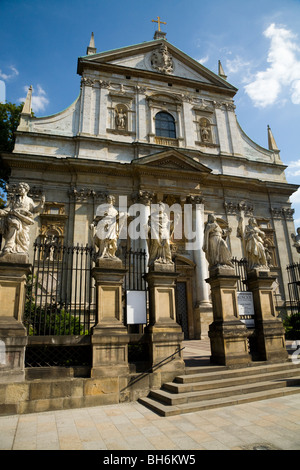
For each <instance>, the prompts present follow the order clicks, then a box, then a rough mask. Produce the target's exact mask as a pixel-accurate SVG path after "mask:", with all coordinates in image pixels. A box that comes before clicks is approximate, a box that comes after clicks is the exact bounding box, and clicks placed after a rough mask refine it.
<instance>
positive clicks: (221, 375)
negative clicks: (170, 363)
mask: <svg viewBox="0 0 300 470" xmlns="http://www.w3.org/2000/svg"><path fill="white" fill-rule="evenodd" d="M297 368H299V365H297V364H294V363H293V362H284V363H274V364H266V363H263V364H261V365H260V364H259V365H255V366H250V367H242V368H234V369H232V368H223V369H218V370H214V369H211V368H210V370H207V368H206V367H203V370H202V371H201V372H200V371H198V372H197V373H193V374H190V373H186V374H185V375H179V376H177V377H176V378H175V382H176V383H192V382H199V378H201V381H205V380H209V381H211V380H220V379H226V378H229V377H240V376H242V375H245V374H246V375H249V376H250V375H256V374H265V373H268V372H271V371H285V370H288V369H294V370H295V369H297Z"/></svg>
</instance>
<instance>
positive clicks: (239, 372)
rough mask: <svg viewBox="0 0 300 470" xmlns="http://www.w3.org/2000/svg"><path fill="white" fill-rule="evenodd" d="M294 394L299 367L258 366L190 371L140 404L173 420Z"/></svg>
mask: <svg viewBox="0 0 300 470" xmlns="http://www.w3.org/2000/svg"><path fill="white" fill-rule="evenodd" d="M294 393H300V365H297V364H294V363H293V362H291V361H289V362H284V363H275V364H269V363H265V362H264V363H261V362H259V363H252V364H251V366H249V367H244V368H234V369H232V368H228V367H226V366H206V367H189V368H186V373H185V375H180V376H178V377H176V378H175V379H174V381H173V382H170V383H165V384H164V385H163V387H162V388H161V389H160V390H152V391H151V392H150V394H149V395H148V397H145V398H140V399H139V402H140V403H142V404H143V405H145V406H146V407H148V408H150V409H151V410H152V411H154V412H156V413H158V414H159V415H161V416H172V415H178V414H182V413H191V412H194V411H201V410H207V409H212V408H217V407H223V406H230V405H237V404H242V403H248V402H251V401H257V400H264V399H269V398H275V397H280V396H284V395H289V394H294Z"/></svg>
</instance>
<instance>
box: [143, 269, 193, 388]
mask: <svg viewBox="0 0 300 470" xmlns="http://www.w3.org/2000/svg"><path fill="white" fill-rule="evenodd" d="M177 277H178V274H176V273H175V268H174V264H171V263H167V264H164V263H158V262H155V263H154V264H153V265H152V266H151V267H149V272H148V273H147V274H146V276H145V278H146V281H147V282H148V289H149V325H148V326H147V327H146V328H145V334H146V336H147V339H148V344H149V352H150V363H151V367H152V371H158V370H159V371H160V372H163V373H165V376H166V377H167V375H168V374H169V378H170V380H171V378H172V377H173V376H175V375H177V374H178V373H181V372H183V370H184V367H185V365H184V361H183V356H182V350H181V349H182V341H183V332H182V328H181V326H180V325H179V324H178V323H177V322H176V303H175V287H176V279H177Z"/></svg>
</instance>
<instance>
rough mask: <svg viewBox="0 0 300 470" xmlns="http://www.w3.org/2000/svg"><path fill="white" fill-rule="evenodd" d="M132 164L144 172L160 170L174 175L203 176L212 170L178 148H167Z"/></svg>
mask: <svg viewBox="0 0 300 470" xmlns="http://www.w3.org/2000/svg"><path fill="white" fill-rule="evenodd" d="M131 164H132V165H133V166H134V167H135V168H136V169H137V170H140V171H142V172H150V173H152V172H155V173H157V174H159V173H160V172H162V173H164V174H166V173H167V174H168V175H169V176H170V175H173V176H177V177H180V176H184V175H185V176H186V177H195V178H197V179H198V178H201V179H202V178H203V177H205V176H207V175H209V174H210V173H211V172H212V170H211V169H210V168H208V167H207V166H205V165H203V164H202V163H200V162H199V161H197V160H194V159H193V158H191V157H189V156H188V155H186V154H184V153H182V152H178V151H177V150H173V149H172V150H166V151H163V152H159V153H154V154H152V155H147V156H146V157H141V158H139V159H135V160H133V161H132V162H131Z"/></svg>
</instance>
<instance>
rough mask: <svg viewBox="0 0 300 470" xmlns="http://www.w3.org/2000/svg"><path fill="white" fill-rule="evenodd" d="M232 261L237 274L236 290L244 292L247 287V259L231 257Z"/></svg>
mask: <svg viewBox="0 0 300 470" xmlns="http://www.w3.org/2000/svg"><path fill="white" fill-rule="evenodd" d="M232 263H233V266H234V270H235V274H236V276H239V279H238V281H237V290H238V292H246V291H247V290H248V287H247V283H246V281H247V260H246V259H244V258H243V259H237V258H233V259H232Z"/></svg>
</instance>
